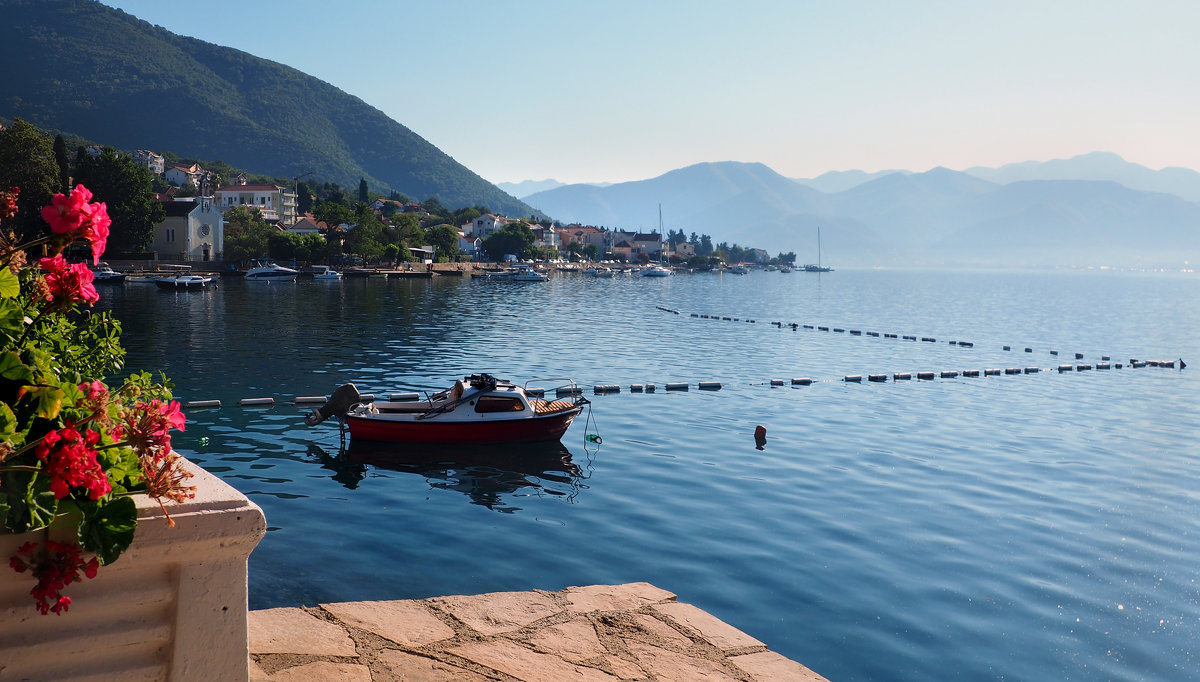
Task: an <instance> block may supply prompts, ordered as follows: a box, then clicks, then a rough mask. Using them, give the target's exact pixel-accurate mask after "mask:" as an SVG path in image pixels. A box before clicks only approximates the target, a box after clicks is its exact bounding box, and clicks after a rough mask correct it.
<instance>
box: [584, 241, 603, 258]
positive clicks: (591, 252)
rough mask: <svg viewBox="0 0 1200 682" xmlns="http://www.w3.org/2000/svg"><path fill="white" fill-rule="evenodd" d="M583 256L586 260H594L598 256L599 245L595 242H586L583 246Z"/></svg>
mask: <svg viewBox="0 0 1200 682" xmlns="http://www.w3.org/2000/svg"><path fill="white" fill-rule="evenodd" d="M583 256H584V258H587V259H588V260H596V258H598V257H599V256H600V247H598V246H596V245H595V244H588V245H587V246H584V247H583Z"/></svg>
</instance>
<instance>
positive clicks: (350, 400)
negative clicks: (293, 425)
mask: <svg viewBox="0 0 1200 682" xmlns="http://www.w3.org/2000/svg"><path fill="white" fill-rule="evenodd" d="M361 402H362V397H361V396H360V395H359V393H358V389H357V388H355V387H354V384H342V385H341V386H338V387H337V388H335V389H334V390H333V394H331V395H330V396H329V400H328V401H327V402H326V403H325V404H324V405H322V406H320V407H314V408H313V411H312V414H309V415H308V416H306V417H305V418H304V423H305V424H308V425H309V426H316V425H317V424H320V423H321V422H323V421H325V420H326V419H329V418H330V417H333V416H335V415H343V414H346V413H347V412H349V411H350V408H352V407H354V406H355V405H357V404H359V403H361Z"/></svg>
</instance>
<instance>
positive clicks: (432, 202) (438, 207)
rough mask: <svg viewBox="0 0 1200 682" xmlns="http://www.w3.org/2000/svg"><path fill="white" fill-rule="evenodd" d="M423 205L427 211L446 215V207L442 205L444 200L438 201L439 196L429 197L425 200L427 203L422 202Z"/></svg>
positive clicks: (432, 213)
mask: <svg viewBox="0 0 1200 682" xmlns="http://www.w3.org/2000/svg"><path fill="white" fill-rule="evenodd" d="M422 207H423V208H424V209H425V212H426V213H429V214H431V215H440V216H444V215H446V208H445V207H444V206H442V202H441V201H438V198H437V197H429V198H428V199H426V200H425V203H424V204H422Z"/></svg>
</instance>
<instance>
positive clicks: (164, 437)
mask: <svg viewBox="0 0 1200 682" xmlns="http://www.w3.org/2000/svg"><path fill="white" fill-rule="evenodd" d="M122 416H123V419H124V423H123V424H121V425H119V426H117V427H116V428H115V429H113V435H114V437H116V438H117V439H118V440H121V439H124V440H125V441H126V442H128V443H129V445H130V446H132V447H133V449H135V450H137V451H138V453H139V454H142V455H150V456H151V457H152V458H153V459H154V460H156V461H157V460H160V459H162V458H163V457H165V456H166V455H167V453H169V452H170V451H171V434H170V430H171V429H173V428H174V429H179V430H180V431H183V430H184V423H185V422H186V421H187V418H186V417H185V416H184V415H183V412H180V411H179V403H178V402H177V401H174V400H172V401H171V402H169V403H168V402H163V401H161V400H159V399H157V398H155V399H153V400H151V401H150V402H149V403H138V404H137V405H134V407H133V409H132V410H127V411H126V412H125V413H124V415H122Z"/></svg>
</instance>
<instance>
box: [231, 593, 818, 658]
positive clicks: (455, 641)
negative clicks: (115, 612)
mask: <svg viewBox="0 0 1200 682" xmlns="http://www.w3.org/2000/svg"><path fill="white" fill-rule="evenodd" d="M250 679H251V680H269V681H271V682H292V681H296V682H300V681H303V682H309V681H310V680H322V681H325V680H329V681H331V682H340V681H346V682H358V681H359V680H363V681H368V680H374V681H375V682H379V681H381V680H422V681H434V680H453V681H455V682H475V681H480V682H482V681H484V680H507V681H512V680H521V681H523V682H567V681H574V680H579V681H581V682H590V681H592V680H596V681H600V680H662V681H666V680H673V681H674V680H677V681H679V682H701V681H702V682H723V681H725V680H737V681H741V682H760V681H766V680H772V681H774V680H800V681H803V682H816V681H818V680H825V678H824V677H821V676H820V675H817V674H816V673H814V672H813V671H811V670H809V669H808V668H805V667H804V666H803V665H800V664H799V663H797V662H795V661H793V660H791V659H788V658H784V657H783V656H781V655H779V654H777V653H775V652H773V651H770V650H769V649H767V647H766V646H765V645H764V644H763V643H762V642H760V641H758V640H757V639H754V638H753V637H751V636H749V635H747V634H746V633H744V632H742V631H740V630H738V629H736V628H734V627H732V626H730V625H728V624H726V623H724V622H722V621H720V620H718V619H716V618H715V617H713V616H711V615H709V614H708V613H706V612H704V611H701V610H700V609H698V608H696V607H695V606H692V605H691V604H685V603H681V602H679V601H676V598H675V595H674V594H671V593H670V592H667V591H666V590H662V589H659V588H657V587H655V586H654V585H651V584H649V583H629V584H626V585H592V586H589V587H568V588H567V589H565V590H562V591H561V592H544V591H541V590H536V591H533V592H493V593H490V594H479V595H473V596H451V597H433V598H431V599H421V600H409V601H383V602H344V603H340V604H321V605H320V606H319V607H312V608H309V607H305V608H278V609H265V610H261V611H251V612H250Z"/></svg>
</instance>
